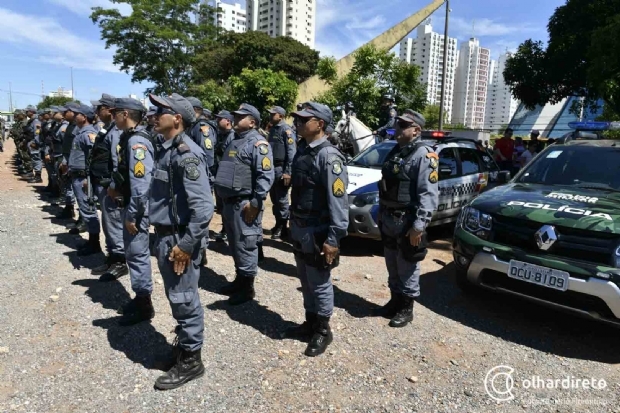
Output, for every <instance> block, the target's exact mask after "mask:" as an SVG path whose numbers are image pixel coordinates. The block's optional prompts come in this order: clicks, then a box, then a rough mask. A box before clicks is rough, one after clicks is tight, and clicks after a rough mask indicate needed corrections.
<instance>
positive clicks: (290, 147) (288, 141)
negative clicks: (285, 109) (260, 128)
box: [269, 120, 297, 175]
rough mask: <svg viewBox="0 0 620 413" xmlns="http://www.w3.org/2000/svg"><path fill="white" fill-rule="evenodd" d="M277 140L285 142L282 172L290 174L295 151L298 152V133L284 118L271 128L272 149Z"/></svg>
mask: <svg viewBox="0 0 620 413" xmlns="http://www.w3.org/2000/svg"><path fill="white" fill-rule="evenodd" d="M275 140H279V141H280V142H282V143H283V144H284V148H285V150H284V163H283V164H282V173H283V174H286V175H290V174H291V167H292V165H293V158H294V157H295V152H297V144H296V140H297V135H296V134H295V132H294V131H293V129H292V128H291V127H290V126H289V125H288V124H287V123H286V122H284V121H283V120H282V121H280V122H279V123H278V124H277V125H273V126H272V127H271V129H270V130H269V143H270V144H271V145H272V150H273V145H274V141H275ZM274 153H275V151H274ZM274 162H275V158H274Z"/></svg>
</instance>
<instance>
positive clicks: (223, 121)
mask: <svg viewBox="0 0 620 413" xmlns="http://www.w3.org/2000/svg"><path fill="white" fill-rule="evenodd" d="M234 119H235V118H234V116H233V115H232V113H230V112H229V111H227V110H221V111H220V112H219V113H218V114H217V115H215V121H216V123H217V144H216V145H215V151H214V154H215V174H214V175H217V166H218V165H219V162H220V160H221V159H222V156H224V150H225V149H226V148H227V147H228V145H230V143H231V142H232V140H233V139H235V131H234V129H233V122H234ZM222 208H223V203H222V198H220V197H219V196H218V195H217V194H215V211H216V212H217V213H218V214H220V215H222V219H223V214H222ZM215 240H216V241H219V242H225V241H227V240H228V238H227V236H226V226H225V225H224V223H223V222H222V230H221V231H220V232H218V233H216V234H215Z"/></svg>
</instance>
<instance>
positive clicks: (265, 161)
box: [262, 156, 271, 171]
mask: <svg viewBox="0 0 620 413" xmlns="http://www.w3.org/2000/svg"><path fill="white" fill-rule="evenodd" d="M262 167H263V171H271V161H270V160H269V158H267V157H266V156H265V157H264V158H263V162H262Z"/></svg>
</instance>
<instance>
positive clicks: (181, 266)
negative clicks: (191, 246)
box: [168, 245, 192, 276]
mask: <svg viewBox="0 0 620 413" xmlns="http://www.w3.org/2000/svg"><path fill="white" fill-rule="evenodd" d="M190 258H192V257H191V255H189V254H188V253H186V252H185V251H183V250H182V249H181V248H179V246H178V245H175V246H174V248H172V250H171V251H170V255H169V256H168V260H170V261H172V262H174V272H175V274H176V275H179V276H181V275H183V273H184V272H185V268H186V267H187V265H188V264H189V260H190Z"/></svg>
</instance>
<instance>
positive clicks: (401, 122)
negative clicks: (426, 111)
mask: <svg viewBox="0 0 620 413" xmlns="http://www.w3.org/2000/svg"><path fill="white" fill-rule="evenodd" d="M396 124H397V125H398V127H399V128H401V129H409V128H410V127H412V126H416V125H415V123H413V122H405V121H404V120H399V121H398V122H396Z"/></svg>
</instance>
